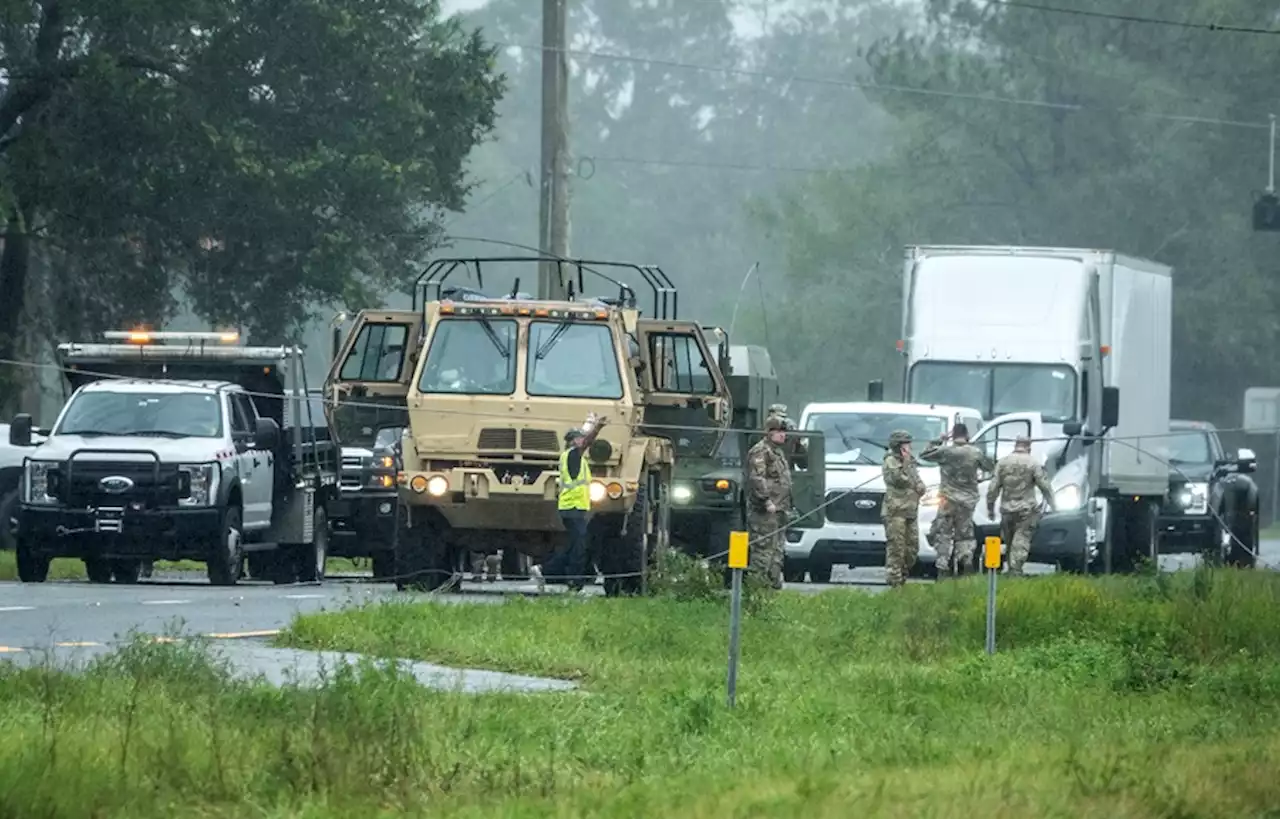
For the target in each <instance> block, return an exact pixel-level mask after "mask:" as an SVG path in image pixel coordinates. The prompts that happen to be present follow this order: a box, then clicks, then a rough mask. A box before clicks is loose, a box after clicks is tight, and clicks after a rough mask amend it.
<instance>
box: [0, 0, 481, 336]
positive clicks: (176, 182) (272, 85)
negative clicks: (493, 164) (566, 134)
mask: <svg viewBox="0 0 1280 819" xmlns="http://www.w3.org/2000/svg"><path fill="white" fill-rule="evenodd" d="M0 49H2V50H3V54H2V55H0V58H2V59H3V64H4V66H5V67H6V69H7V70H8V72H9V84H8V86H7V87H6V89H5V91H4V94H3V97H0V135H3V139H4V143H3V144H4V155H3V163H2V173H3V176H2V177H0V181H2V182H3V190H4V192H5V193H6V196H5V198H4V201H3V207H4V220H5V222H6V223H7V232H6V242H5V248H4V253H3V256H2V257H0V292H4V293H5V298H4V299H3V300H0V358H4V359H12V358H15V357H16V354H15V350H16V349H17V338H18V336H19V333H20V332H21V330H20V328H27V329H29V328H30V326H31V324H32V323H35V322H36V320H42V321H43V323H45V324H48V325H52V327H53V329H54V330H56V331H68V330H70V329H75V330H77V331H80V332H84V331H86V330H90V329H93V328H96V327H101V326H102V325H103V324H107V323H119V322H123V321H132V320H147V321H152V322H159V321H163V320H164V319H165V318H166V317H167V316H168V315H169V314H170V313H171V312H172V310H173V308H174V306H175V305H174V303H173V299H172V293H173V292H174V289H175V287H176V288H180V289H181V291H182V292H183V293H185V295H186V296H187V297H189V299H190V300H191V302H192V305H193V307H194V309H195V310H196V312H197V313H199V314H200V315H202V316H203V317H205V318H207V319H208V320H210V321H212V322H216V323H219V324H223V325H234V326H239V327H242V328H244V329H246V330H248V331H249V332H250V333H251V334H252V335H253V336H254V337H255V338H259V339H278V338H280V337H281V336H283V335H284V334H285V333H286V332H288V331H290V330H292V329H294V328H296V327H298V326H299V325H300V324H301V323H302V322H303V321H305V320H306V319H307V318H308V317H309V307H310V306H311V305H314V304H316V303H322V302H346V303H351V304H354V305H361V306H362V305H364V304H366V303H368V302H370V301H373V300H375V299H376V294H377V293H378V292H380V291H382V290H384V289H386V288H388V287H391V286H398V285H401V284H402V282H403V281H404V280H405V279H406V278H407V277H408V276H410V274H411V273H412V272H413V271H414V270H415V267H416V264H415V262H417V261H418V260H420V259H422V258H423V257H424V256H425V255H426V254H427V253H428V252H429V250H430V249H431V248H432V247H434V246H435V245H436V244H437V243H438V241H439V238H440V219H441V215H442V214H443V212H445V211H448V210H457V209H459V208H461V207H462V205H463V202H464V200H465V196H466V194H467V192H468V190H469V189H470V183H469V181H468V179H467V176H466V174H465V172H464V167H463V166H464V161H465V159H466V157H467V156H468V154H469V153H470V152H471V150H472V148H473V147H474V146H475V145H476V144H477V143H479V142H480V141H481V140H482V139H483V138H484V137H485V136H486V135H487V134H488V133H489V132H490V131H491V130H492V128H493V124H494V108H495V104H496V102H497V100H498V99H499V98H500V96H501V94H502V92H503V89H504V83H505V78H504V77H503V76H502V75H501V74H500V73H499V72H497V70H496V67H495V52H494V50H493V48H492V47H491V46H490V45H488V44H487V43H486V42H485V41H484V40H483V39H482V38H481V36H480V34H479V32H477V31H468V30H466V29H464V27H463V26H462V24H461V23H460V21H459V20H458V19H457V18H451V19H443V18H442V17H441V15H440V10H439V4H438V2H437V0H279V1H278V2H270V3H263V2H258V1H257V0H195V1H194V2H185V3H152V2H146V0H109V1H108V0H42V2H36V3H31V2H17V0H9V2H7V3H6V4H5V5H4V6H3V7H0ZM40 247H44V248H45V249H46V252H45V253H43V254H39V262H41V264H33V261H32V260H33V258H34V256H35V255H36V254H34V251H35V250H36V249H38V248H40ZM36 272H42V273H43V275H41V276H39V277H38V280H37V277H36V276H35V275H34V274H35V273H36ZM24 297H29V299H28V298H24Z"/></svg>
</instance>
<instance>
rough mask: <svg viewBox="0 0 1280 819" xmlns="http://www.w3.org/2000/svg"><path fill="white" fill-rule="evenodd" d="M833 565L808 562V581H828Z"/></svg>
mask: <svg viewBox="0 0 1280 819" xmlns="http://www.w3.org/2000/svg"><path fill="white" fill-rule="evenodd" d="M834 568H835V567H834V566H832V565H831V564H830V563H810V564H809V582H811V583H830V582H831V571H832V569H834Z"/></svg>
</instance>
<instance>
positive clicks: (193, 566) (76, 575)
mask: <svg viewBox="0 0 1280 819" xmlns="http://www.w3.org/2000/svg"><path fill="white" fill-rule="evenodd" d="M325 566H326V571H328V572H329V574H348V573H351V572H354V571H357V568H356V565H355V563H353V562H352V561H350V560H347V559H346V558H333V559H331V560H329V561H328V562H327V563H326V564H325ZM366 568H367V567H366ZM155 570H156V571H158V572H199V573H200V574H204V571H205V566H204V564H203V563H197V562H196V561H194V560H178V561H169V560H160V561H157V562H156V564H155ZM84 576H85V575H84V562H83V561H81V560H75V559H72V558H58V559H56V560H54V561H53V563H52V564H51V565H50V566H49V579H50V580H83V579H84ZM17 579H18V564H17V562H16V559H15V557H14V554H13V552H12V551H0V580H17Z"/></svg>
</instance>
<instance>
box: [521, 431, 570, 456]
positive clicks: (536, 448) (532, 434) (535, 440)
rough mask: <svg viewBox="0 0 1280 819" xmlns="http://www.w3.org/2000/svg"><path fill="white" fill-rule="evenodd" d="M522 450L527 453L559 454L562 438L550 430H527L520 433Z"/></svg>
mask: <svg viewBox="0 0 1280 819" xmlns="http://www.w3.org/2000/svg"><path fill="white" fill-rule="evenodd" d="M520 448H521V449H523V450H524V451H525V452H559V451H560V436H558V435H556V434H555V433H554V432H552V431H551V430H549V429H526V430H524V431H523V432H521V433H520Z"/></svg>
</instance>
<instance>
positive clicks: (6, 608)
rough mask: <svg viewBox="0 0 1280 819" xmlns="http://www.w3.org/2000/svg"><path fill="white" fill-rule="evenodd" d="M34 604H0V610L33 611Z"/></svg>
mask: <svg viewBox="0 0 1280 819" xmlns="http://www.w3.org/2000/svg"><path fill="white" fill-rule="evenodd" d="M35 608H36V607H35V606H0V611H34V610H35Z"/></svg>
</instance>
